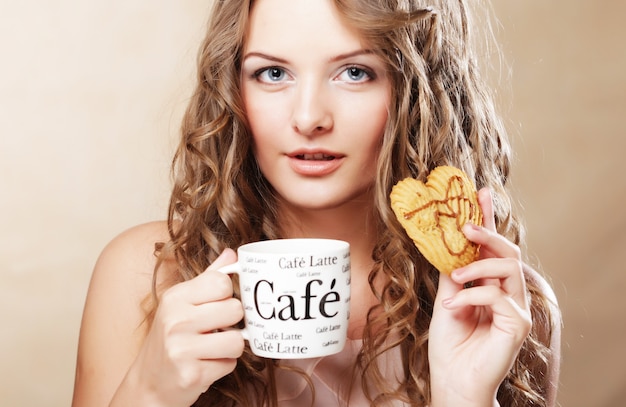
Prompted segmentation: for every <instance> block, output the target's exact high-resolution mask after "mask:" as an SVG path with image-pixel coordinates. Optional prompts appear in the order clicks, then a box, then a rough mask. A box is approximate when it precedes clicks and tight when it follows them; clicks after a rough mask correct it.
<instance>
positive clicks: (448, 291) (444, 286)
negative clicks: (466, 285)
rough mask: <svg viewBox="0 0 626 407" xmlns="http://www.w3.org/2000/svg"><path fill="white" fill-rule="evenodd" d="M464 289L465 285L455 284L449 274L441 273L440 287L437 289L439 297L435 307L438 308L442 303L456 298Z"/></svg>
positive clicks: (436, 299)
mask: <svg viewBox="0 0 626 407" xmlns="http://www.w3.org/2000/svg"><path fill="white" fill-rule="evenodd" d="M462 289H463V284H459V283H457V282H455V281H454V280H453V279H452V278H450V276H448V275H447V274H443V273H441V274H440V275H439V286H438V288H437V296H436V298H435V306H438V305H439V304H440V303H441V302H442V301H444V300H445V299H447V298H451V297H454V296H455V295H456V294H457V293H458V292H459V291H461V290H462Z"/></svg>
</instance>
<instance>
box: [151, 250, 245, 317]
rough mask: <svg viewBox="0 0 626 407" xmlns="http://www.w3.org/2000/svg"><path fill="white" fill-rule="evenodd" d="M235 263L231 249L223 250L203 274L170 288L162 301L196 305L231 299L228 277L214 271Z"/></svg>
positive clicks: (234, 256) (230, 282)
mask: <svg viewBox="0 0 626 407" xmlns="http://www.w3.org/2000/svg"><path fill="white" fill-rule="evenodd" d="M235 261H237V255H236V253H235V252H234V251H233V250H231V249H226V250H224V251H223V252H222V254H220V256H219V257H218V258H217V259H215V261H214V262H213V263H212V264H211V265H210V266H209V267H208V268H207V269H206V270H205V271H204V272H203V273H201V274H199V275H198V276H197V277H195V278H193V279H191V280H187V281H183V282H182V283H178V284H176V285H174V286H172V287H170V288H169V289H168V290H167V291H166V292H165V293H164V294H163V299H162V301H166V302H167V301H173V302H185V303H190V304H194V305H198V304H204V303H207V302H211V301H219V300H223V299H226V298H230V297H232V296H233V284H232V280H231V279H230V277H229V276H228V275H226V274H223V273H220V272H218V271H215V270H217V269H218V268H220V267H223V266H226V265H228V264H231V263H234V262H235Z"/></svg>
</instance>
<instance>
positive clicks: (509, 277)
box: [451, 258, 528, 309]
mask: <svg viewBox="0 0 626 407" xmlns="http://www.w3.org/2000/svg"><path fill="white" fill-rule="evenodd" d="M451 278H452V279H453V280H454V281H455V282H456V283H457V284H463V285H465V284H467V283H473V285H474V286H478V285H490V284H491V285H493V284H494V282H495V284H496V285H497V286H498V287H500V288H501V289H502V291H504V293H506V294H508V295H510V296H511V297H513V299H514V300H515V301H516V302H517V304H518V305H519V306H520V307H522V308H524V309H526V308H527V307H528V300H527V296H526V282H525V280H524V272H523V269H522V264H521V262H520V261H519V260H517V259H513V258H493V259H486V260H480V261H477V262H474V263H471V264H469V265H467V266H465V267H461V268H459V269H456V270H454V271H453V272H452V274H451Z"/></svg>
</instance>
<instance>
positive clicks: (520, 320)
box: [443, 285, 532, 340]
mask: <svg viewBox="0 0 626 407" xmlns="http://www.w3.org/2000/svg"><path fill="white" fill-rule="evenodd" d="M443 305H444V307H445V308H447V309H449V310H458V309H463V308H465V307H468V306H473V307H481V306H484V307H489V308H490V309H491V311H492V318H493V324H494V326H495V327H496V328H497V329H499V330H501V331H503V332H506V333H507V334H509V335H512V336H514V337H516V338H517V339H518V340H523V338H525V337H526V335H528V332H530V328H531V326H532V320H531V316H530V312H529V311H528V310H526V309H523V308H521V307H520V306H519V305H518V304H517V303H516V302H515V301H513V299H512V298H511V297H510V296H508V295H506V294H505V293H504V292H503V291H502V290H500V289H499V288H498V287H496V286H492V285H488V286H479V287H472V288H468V289H466V290H463V291H460V292H459V293H457V295H455V296H454V297H452V298H449V299H447V300H446V301H445V302H444V303H443Z"/></svg>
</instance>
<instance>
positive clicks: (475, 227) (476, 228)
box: [463, 223, 482, 232]
mask: <svg viewBox="0 0 626 407" xmlns="http://www.w3.org/2000/svg"><path fill="white" fill-rule="evenodd" d="M472 230H473V231H476V232H480V231H481V230H482V227H480V226H478V225H474V224H473V223H466V224H465V225H463V231H464V232H469V231H472Z"/></svg>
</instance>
